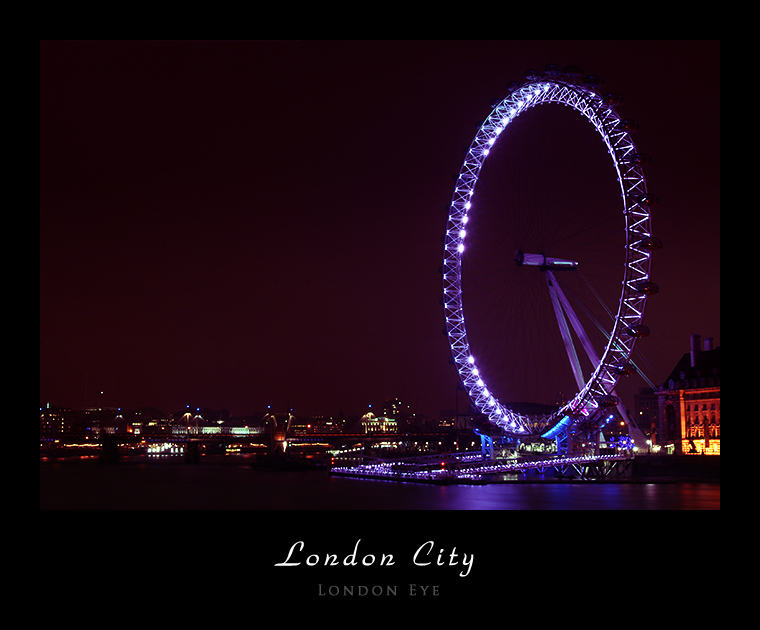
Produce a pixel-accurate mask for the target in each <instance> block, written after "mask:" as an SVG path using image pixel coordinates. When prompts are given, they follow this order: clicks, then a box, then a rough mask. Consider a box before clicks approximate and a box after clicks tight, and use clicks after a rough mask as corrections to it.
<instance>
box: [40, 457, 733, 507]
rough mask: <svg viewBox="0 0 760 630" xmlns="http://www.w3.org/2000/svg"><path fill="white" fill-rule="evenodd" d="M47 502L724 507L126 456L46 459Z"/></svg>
mask: <svg viewBox="0 0 760 630" xmlns="http://www.w3.org/2000/svg"><path fill="white" fill-rule="evenodd" d="M40 509H43V510H55V509H69V510H72V509H87V510H93V509H104V510H133V509H146V510H170V509H206V510H212V509H221V510H235V509H237V510H719V509H720V484H719V483H693V482H685V481H684V482H679V483H507V484H489V485H451V486H432V485H424V484H415V483H398V482H390V481H370V480H362V479H350V478H345V477H331V476H330V475H329V474H328V473H327V472H326V471H308V472H303V471H296V472H267V471H257V470H252V469H251V467H250V465H249V461H248V460H245V459H243V458H240V459H231V458H221V459H219V460H213V459H206V458H204V459H202V460H201V463H200V464H197V465H187V464H183V463H182V462H181V460H180V461H155V460H154V461H150V460H148V459H147V458H134V459H131V458H126V459H124V460H123V461H121V462H119V463H117V464H112V465H104V464H100V463H99V462H98V460H97V458H87V459H72V460H59V461H40Z"/></svg>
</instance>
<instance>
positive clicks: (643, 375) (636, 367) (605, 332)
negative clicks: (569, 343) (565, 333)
mask: <svg viewBox="0 0 760 630" xmlns="http://www.w3.org/2000/svg"><path fill="white" fill-rule="evenodd" d="M579 275H580V276H581V278H583V279H584V280H585V281H586V283H587V284H588V286H589V288H590V289H591V291H592V292H593V293H594V294H595V295H596V291H594V288H593V286H592V285H591V284H590V283H589V282H588V280H587V279H586V278H585V277H584V276H583V274H579ZM596 297H597V299H598V301H599V304H600V305H601V306H602V307H603V308H604V309H605V310H606V311H607V315H608V316H609V317H610V319H611V320H612V321H613V322H614V319H615V317H614V315H613V314H612V312H611V311H610V310H609V309H608V308H607V305H606V304H605V303H604V302H603V301H602V300H601V299H600V298H599V297H598V295H596ZM576 305H577V306H578V307H579V308H581V309H582V310H583V311H584V313H585V315H586V316H587V317H588V318H589V319H590V320H591V321H592V322H593V323H594V325H595V326H596V327H597V329H598V330H599V331H600V332H601V333H602V335H604V337H605V339H606V340H607V341H608V342H609V341H610V339H611V337H612V335H611V333H610V332H609V331H608V330H607V328H606V327H605V326H603V325H602V324H601V323H600V322H599V320H598V319H597V318H596V317H595V316H594V315H593V313H591V311H590V310H589V309H587V308H586V306H585V305H583V304H582V303H581V302H580V301H577V302H576ZM616 346H617V347H618V349H620V348H619V343H618V342H616ZM637 354H638V355H639V356H641V359H642V361H641V362H642V363H644V364H645V365H646V367H647V370H649V371H651V372H653V371H654V370H653V368H652V366H651V363H649V361H648V360H647V359H646V357H645V356H644V354H643V353H642V352H641V351H640V350H638V352H637ZM628 363H629V364H630V365H631V367H633V369H634V370H636V373H637V374H638V375H639V376H641V378H642V379H643V380H644V382H645V383H646V384H647V386H649V387H650V388H652V389H657V386H656V385H655V384H654V383H653V382H652V380H651V379H650V378H649V377H648V376H647V374H646V373H645V372H644V370H642V369H641V367H639V365H638V364H637V362H635V361H634V360H633V358H629V359H628Z"/></svg>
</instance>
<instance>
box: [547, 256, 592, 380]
mask: <svg viewBox="0 0 760 630" xmlns="http://www.w3.org/2000/svg"><path fill="white" fill-rule="evenodd" d="M546 276H547V279H551V280H553V281H554V282H556V277H555V275H554V273H553V272H552V271H547V272H546ZM550 286H551V285H550ZM553 289H554V291H555V292H556V293H557V296H558V297H559V300H560V303H561V304H562V307H563V308H564V309H565V313H566V314H567V317H568V319H569V320H570V323H571V324H572V326H573V330H575V334H576V335H577V336H578V338H579V339H580V341H581V345H582V346H583V349H584V350H585V351H586V355H587V356H588V358H589V359H590V360H591V362H592V363H593V364H595V365H599V363H600V360H599V355H598V354H597V352H596V350H595V349H594V346H593V345H592V344H591V340H590V339H589V336H588V334H587V333H586V330H585V329H584V328H583V325H582V324H581V322H580V320H579V319H578V316H577V315H576V314H575V311H574V310H573V307H572V306H571V305H570V302H569V301H568V299H567V297H566V296H565V293H564V291H562V288H561V287H560V285H559V283H557V284H556V286H554V287H553Z"/></svg>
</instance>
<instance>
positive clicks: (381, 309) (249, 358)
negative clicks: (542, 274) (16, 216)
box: [40, 41, 720, 418]
mask: <svg viewBox="0 0 760 630" xmlns="http://www.w3.org/2000/svg"><path fill="white" fill-rule="evenodd" d="M719 52H720V51H719V43H718V42H695V41H593V42H587V41H485V42H469V41H399V42H396V41H381V42H377V41H371V42H364V41H329V42H326V41H249V42H241V41H235V42H186V41H182V42H175V41H169V42H165V41H157V42H152V41H141V42H42V43H41V45H40V404H46V403H50V404H51V405H54V406H71V407H81V406H83V405H85V404H86V405H90V406H94V405H116V406H121V407H125V408H135V407H142V406H145V407H157V408H159V409H163V410H165V411H169V412H171V411H177V410H181V409H183V408H184V407H185V405H187V404H190V405H193V406H201V407H208V408H211V409H228V410H230V412H231V413H232V414H233V415H244V414H249V413H252V412H255V411H261V410H264V409H266V407H267V405H271V406H272V409H273V410H274V411H285V410H287V409H288V408H292V409H293V411H294V413H296V414H304V415H307V414H335V413H338V412H339V411H340V410H343V411H344V412H345V413H346V414H356V413H363V412H364V411H365V410H366V409H367V406H368V405H369V404H374V405H379V404H381V403H382V401H383V400H384V399H386V398H391V397H399V398H401V399H402V400H403V401H404V402H406V403H409V404H411V405H412V407H413V408H414V410H416V411H418V412H420V413H424V414H427V415H428V416H429V417H433V418H437V417H438V412H439V410H441V409H452V408H453V407H454V404H455V403H454V399H455V392H456V383H457V377H456V373H455V370H454V368H453V366H451V365H450V364H449V362H448V358H449V348H448V344H447V340H446V337H445V336H444V335H443V334H442V328H443V315H442V308H441V306H440V304H439V298H440V294H441V277H440V275H439V272H438V269H439V267H440V266H441V258H442V247H443V246H442V243H441V240H440V237H441V235H442V234H443V232H444V229H445V224H446V218H447V207H448V204H449V201H450V199H451V195H452V190H453V184H454V177H455V176H456V174H457V173H458V172H459V168H460V166H461V162H462V159H463V157H464V154H463V148H464V147H467V146H468V145H469V144H470V142H471V141H472V138H473V136H474V134H475V132H476V130H477V123H479V122H480V121H481V120H482V119H483V118H485V116H486V115H487V114H488V112H489V110H490V104H491V102H492V101H494V100H495V99H501V98H503V97H504V96H505V95H506V86H507V84H508V83H509V82H510V81H513V80H521V79H522V77H523V73H524V71H525V70H526V69H528V68H543V66H544V65H545V64H547V63H559V64H563V65H565V64H577V65H579V66H581V67H582V68H584V70H585V71H586V72H588V73H593V74H598V75H601V76H603V77H605V79H606V84H605V91H610V92H616V93H619V94H622V95H623V97H624V98H625V103H624V105H622V106H621V107H620V108H619V110H620V112H621V113H622V114H623V115H624V117H626V118H631V119H634V120H636V121H638V122H639V123H640V125H641V130H640V131H639V132H638V134H637V135H636V136H635V140H636V143H637V146H638V148H639V149H640V150H641V151H642V152H643V153H646V154H648V155H651V156H652V158H653V160H654V162H653V165H652V166H651V167H649V168H648V169H647V181H648V187H649V190H650V191H652V192H653V193H655V194H656V195H658V196H659V197H660V198H661V204H660V205H659V206H658V207H657V208H656V209H655V212H654V215H653V221H652V227H653V232H654V234H655V235H657V236H658V237H659V238H660V239H661V240H662V241H663V243H664V248H663V249H662V250H661V251H659V252H657V253H656V254H655V259H654V263H653V269H652V272H653V273H652V276H653V280H654V281H655V282H657V284H658V285H659V286H660V293H659V294H658V295H656V296H654V297H653V298H651V299H650V300H649V304H648V309H647V314H646V317H645V324H646V325H648V326H649V328H650V329H651V331H652V333H651V335H650V336H649V338H647V339H645V340H644V341H642V342H641V343H640V344H639V348H640V349H641V351H642V355H643V357H644V358H645V363H646V364H647V365H649V366H651V372H650V374H649V377H650V378H651V380H653V381H654V382H655V383H660V382H662V381H663V380H664V379H665V378H666V377H667V376H668V374H669V373H670V370H671V369H672V368H673V366H674V365H675V364H676V363H677V361H678V360H679V359H680V357H681V355H682V354H683V353H684V352H686V351H688V345H689V335H690V334H691V333H699V334H701V335H703V336H710V337H713V338H714V339H715V345H716V346H717V345H719V344H720V179H719V177H720V175H719V170H720V165H719V162H720V130H719V119H720V92H719V90H720V85H719V81H720V79H719ZM621 275H622V269H621ZM642 385H644V383H643V381H642V380H641V379H640V378H638V377H632V378H631V380H630V381H629V382H628V383H627V384H626V386H625V387H624V388H623V389H622V390H621V394H623V395H624V401H625V402H626V404H627V405H628V406H629V407H632V405H633V400H632V397H630V392H633V391H636V388H637V387H639V386H642ZM101 392H102V394H101ZM626 396H627V397H628V398H626ZM463 401H464V396H463V395H460V405H462V404H463Z"/></svg>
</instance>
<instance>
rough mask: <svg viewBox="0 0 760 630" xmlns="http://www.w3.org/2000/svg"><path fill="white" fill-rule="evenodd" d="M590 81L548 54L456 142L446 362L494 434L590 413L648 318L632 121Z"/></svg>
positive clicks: (643, 203) (641, 170) (607, 401)
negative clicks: (460, 153) (461, 146)
mask: <svg viewBox="0 0 760 630" xmlns="http://www.w3.org/2000/svg"><path fill="white" fill-rule="evenodd" d="M602 85H603V81H602V80H601V79H600V78H598V77H595V76H590V75H586V74H584V72H583V71H582V70H581V69H580V68H577V67H574V66H565V67H559V66H555V65H548V66H546V67H545V69H544V70H541V71H528V72H527V73H526V75H525V79H524V80H523V81H521V82H519V83H515V84H511V85H510V86H509V88H508V94H507V96H506V97H505V98H503V99H502V100H500V101H498V102H496V103H495V104H494V105H493V106H492V109H491V111H490V113H489V114H488V116H487V117H486V118H485V120H484V121H483V122H482V124H480V125H479V128H478V130H477V133H476V134H475V137H474V139H473V141H472V143H471V144H470V145H469V147H468V148H467V149H466V155H465V158H464V161H463V163H462V167H461V169H460V171H459V174H458V177H457V180H456V184H455V188H454V192H453V195H452V198H451V202H450V205H449V208H448V219H447V224H446V232H445V235H444V237H443V242H444V249H443V266H442V268H441V273H442V276H443V298H442V303H443V308H444V318H445V334H446V335H447V338H448V342H449V346H450V350H451V357H452V363H453V364H454V366H455V368H456V370H457V373H458V377H459V380H460V383H461V386H462V388H463V389H464V390H465V391H466V392H467V394H468V396H469V398H470V401H471V402H472V406H473V408H474V411H475V412H476V413H478V414H481V415H482V416H483V417H485V418H486V419H487V420H488V421H489V423H490V424H491V425H493V426H495V427H498V429H499V430H500V431H501V432H503V434H504V435H507V436H517V437H523V438H528V437H544V438H554V437H556V435H557V434H558V433H559V432H560V431H563V430H568V429H570V428H572V427H573V426H579V425H582V424H583V423H584V422H585V423H590V424H595V425H596V426H598V424H599V420H600V419H601V418H602V416H603V415H606V413H607V411H608V410H609V409H610V408H615V407H618V408H620V399H619V397H618V396H617V394H616V386H617V384H618V381H619V379H620V378H621V377H623V376H625V375H628V374H631V373H632V372H634V371H635V370H636V369H637V368H636V366H635V365H634V363H633V361H632V353H633V351H634V347H635V345H636V343H637V341H638V340H639V339H641V338H642V337H645V336H647V335H648V334H649V331H648V329H647V327H646V326H645V325H644V324H643V316H644V311H645V306H646V302H647V299H648V297H649V296H650V295H652V294H654V293H656V292H657V291H658V287H657V285H656V284H655V283H653V282H652V281H651V279H650V264H651V257H652V253H653V251H655V250H656V249H658V248H659V247H660V246H661V243H660V241H659V240H658V239H657V238H656V237H655V236H653V234H652V231H651V211H652V207H653V206H654V205H656V204H657V202H658V199H657V198H656V197H655V196H654V195H653V194H651V193H650V192H649V191H648V189H647V182H646V176H645V168H646V167H647V165H648V164H649V163H650V159H649V158H648V157H647V156H646V155H644V154H642V153H639V151H638V150H637V148H636V145H635V144H634V140H633V135H634V133H635V131H636V129H637V127H638V125H637V124H636V123H635V122H632V121H630V120H626V119H625V118H623V117H622V116H621V115H620V114H619V113H618V109H619V108H620V105H621V102H622V99H621V98H620V97H619V96H617V95H615V94H610V93H605V91H604V90H603V89H602ZM624 417H625V416H624Z"/></svg>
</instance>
